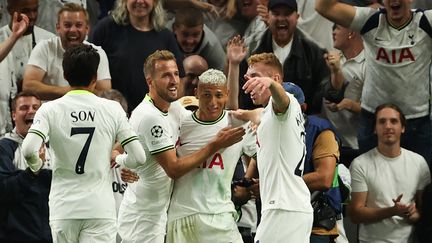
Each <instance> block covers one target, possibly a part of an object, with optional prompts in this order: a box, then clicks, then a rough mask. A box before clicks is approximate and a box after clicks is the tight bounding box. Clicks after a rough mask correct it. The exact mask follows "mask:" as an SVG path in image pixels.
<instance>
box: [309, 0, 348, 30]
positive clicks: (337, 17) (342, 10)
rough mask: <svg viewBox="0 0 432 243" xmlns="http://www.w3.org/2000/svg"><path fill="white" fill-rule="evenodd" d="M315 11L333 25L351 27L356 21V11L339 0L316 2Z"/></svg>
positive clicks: (318, 0)
mask: <svg viewBox="0 0 432 243" xmlns="http://www.w3.org/2000/svg"><path fill="white" fill-rule="evenodd" d="M315 10H316V11H317V12H318V13H319V14H321V15H322V16H324V17H325V18H327V19H329V20H330V21H332V22H333V23H336V24H340V25H342V26H344V27H349V26H350V25H351V22H352V20H353V19H354V16H355V12H356V9H355V8H354V7H353V6H351V5H349V4H345V3H341V2H339V1H338V0H316V2H315Z"/></svg>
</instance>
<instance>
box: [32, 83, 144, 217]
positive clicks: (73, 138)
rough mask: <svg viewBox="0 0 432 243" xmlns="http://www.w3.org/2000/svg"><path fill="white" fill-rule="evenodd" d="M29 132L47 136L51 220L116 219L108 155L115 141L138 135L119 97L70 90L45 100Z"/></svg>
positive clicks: (109, 156) (122, 141)
mask: <svg viewBox="0 0 432 243" xmlns="http://www.w3.org/2000/svg"><path fill="white" fill-rule="evenodd" d="M29 133H35V134H37V135H39V136H40V137H42V139H44V140H45V139H46V138H47V137H48V136H49V143H50V148H51V152H52V153H54V154H53V156H52V158H53V161H52V171H53V176H52V184H51V192H50V195H49V207H50V219H51V220H56V219H88V218H109V219H115V218H116V208H115V202H114V196H113V191H112V188H111V182H112V178H111V173H110V160H111V151H112V148H113V145H114V143H115V141H116V140H117V141H120V142H121V144H122V145H123V146H124V145H126V144H127V143H129V142H131V141H133V140H137V139H138V138H137V136H136V135H135V133H134V132H133V131H132V129H131V127H130V125H129V123H128V122H127V118H126V113H125V112H124V111H123V109H122V108H121V106H120V105H119V103H118V102H116V101H112V100H107V99H103V98H99V97H97V96H96V95H94V94H92V93H90V92H88V91H84V90H74V91H70V92H68V93H67V94H66V95H64V96H63V97H61V98H59V99H57V100H53V101H49V102H47V103H44V104H43V105H42V106H41V107H40V108H39V110H38V111H37V112H36V115H35V118H34V121H33V125H32V126H31V128H30V130H29Z"/></svg>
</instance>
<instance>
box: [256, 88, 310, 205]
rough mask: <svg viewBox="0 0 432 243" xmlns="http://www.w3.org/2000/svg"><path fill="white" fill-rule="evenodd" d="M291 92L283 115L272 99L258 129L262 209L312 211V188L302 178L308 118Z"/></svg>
mask: <svg viewBox="0 0 432 243" xmlns="http://www.w3.org/2000/svg"><path fill="white" fill-rule="evenodd" d="M287 95H288V96H289V98H290V104H289V107H288V109H287V110H286V112H285V113H283V114H276V113H275V112H274V110H273V107H272V106H273V105H272V104H273V98H270V102H269V104H268V105H267V106H266V108H265V109H264V112H263V114H262V117H261V123H260V125H259V127H258V131H257V144H258V149H257V152H258V160H257V165H258V172H259V175H260V194H261V202H262V211H263V212H264V211H265V210H270V209H283V210H287V211H296V212H305V213H312V206H311V204H310V193H309V189H308V188H307V186H306V184H305V182H304V180H303V178H302V175H303V172H302V171H303V166H304V160H305V157H306V144H305V139H306V134H305V130H304V118H303V114H302V112H301V109H300V105H299V103H298V102H297V100H296V99H295V98H294V96H293V95H291V94H289V93H287Z"/></svg>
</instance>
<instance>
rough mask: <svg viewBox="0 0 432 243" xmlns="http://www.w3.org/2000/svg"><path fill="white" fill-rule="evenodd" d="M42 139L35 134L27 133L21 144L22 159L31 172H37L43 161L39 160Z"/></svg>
mask: <svg viewBox="0 0 432 243" xmlns="http://www.w3.org/2000/svg"><path fill="white" fill-rule="evenodd" d="M42 143H43V139H42V137H41V136H39V135H37V134H36V133H32V132H29V133H28V134H27V136H26V137H25V139H24V142H23V144H22V153H23V155H24V158H25V159H26V160H27V163H28V165H29V167H30V170H31V171H33V172H37V171H39V170H40V169H41V168H42V166H43V161H42V160H41V158H39V149H40V148H41V146H42Z"/></svg>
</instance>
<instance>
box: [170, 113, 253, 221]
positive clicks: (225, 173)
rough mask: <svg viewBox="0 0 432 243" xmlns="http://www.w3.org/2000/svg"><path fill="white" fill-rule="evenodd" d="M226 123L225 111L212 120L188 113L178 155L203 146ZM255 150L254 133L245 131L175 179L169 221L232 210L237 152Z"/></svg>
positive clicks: (238, 154) (183, 123) (247, 152)
mask: <svg viewBox="0 0 432 243" xmlns="http://www.w3.org/2000/svg"><path fill="white" fill-rule="evenodd" d="M227 126H228V113H227V112H226V111H224V112H223V113H222V115H221V116H220V117H219V118H218V119H217V120H215V121H201V120H199V119H198V117H196V115H195V113H193V114H191V115H189V116H187V117H186V118H185V119H184V120H183V122H182V124H181V128H180V137H179V143H178V144H179V147H178V148H177V153H178V155H179V156H180V157H182V156H185V155H188V154H192V153H194V152H196V151H197V150H199V149H200V148H202V147H203V146H205V145H206V144H207V143H208V142H209V141H210V140H211V139H213V137H214V136H215V135H216V134H217V133H218V132H219V131H220V130H221V129H223V128H225V127H227ZM243 153H245V154H246V155H248V156H251V157H252V156H254V155H255V154H256V144H255V136H254V135H252V132H250V133H248V134H246V135H245V136H244V137H243V140H242V141H241V142H239V143H236V144H234V145H232V146H230V147H228V148H224V149H221V150H219V151H218V152H216V153H215V154H213V155H211V156H210V157H209V158H207V160H206V161H205V162H204V163H203V164H202V165H201V166H199V167H197V168H195V169H193V170H191V171H190V172H188V173H187V174H185V175H183V176H182V177H180V178H179V179H177V180H176V181H175V182H174V190H173V194H172V197H171V204H170V207H169V212H168V221H173V220H176V219H179V218H183V217H186V216H190V215H193V214H196V213H203V214H219V213H227V212H235V209H234V204H233V202H232V201H231V181H232V178H233V174H234V170H235V167H236V165H237V161H238V160H239V158H240V156H241V155H242V154H243Z"/></svg>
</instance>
